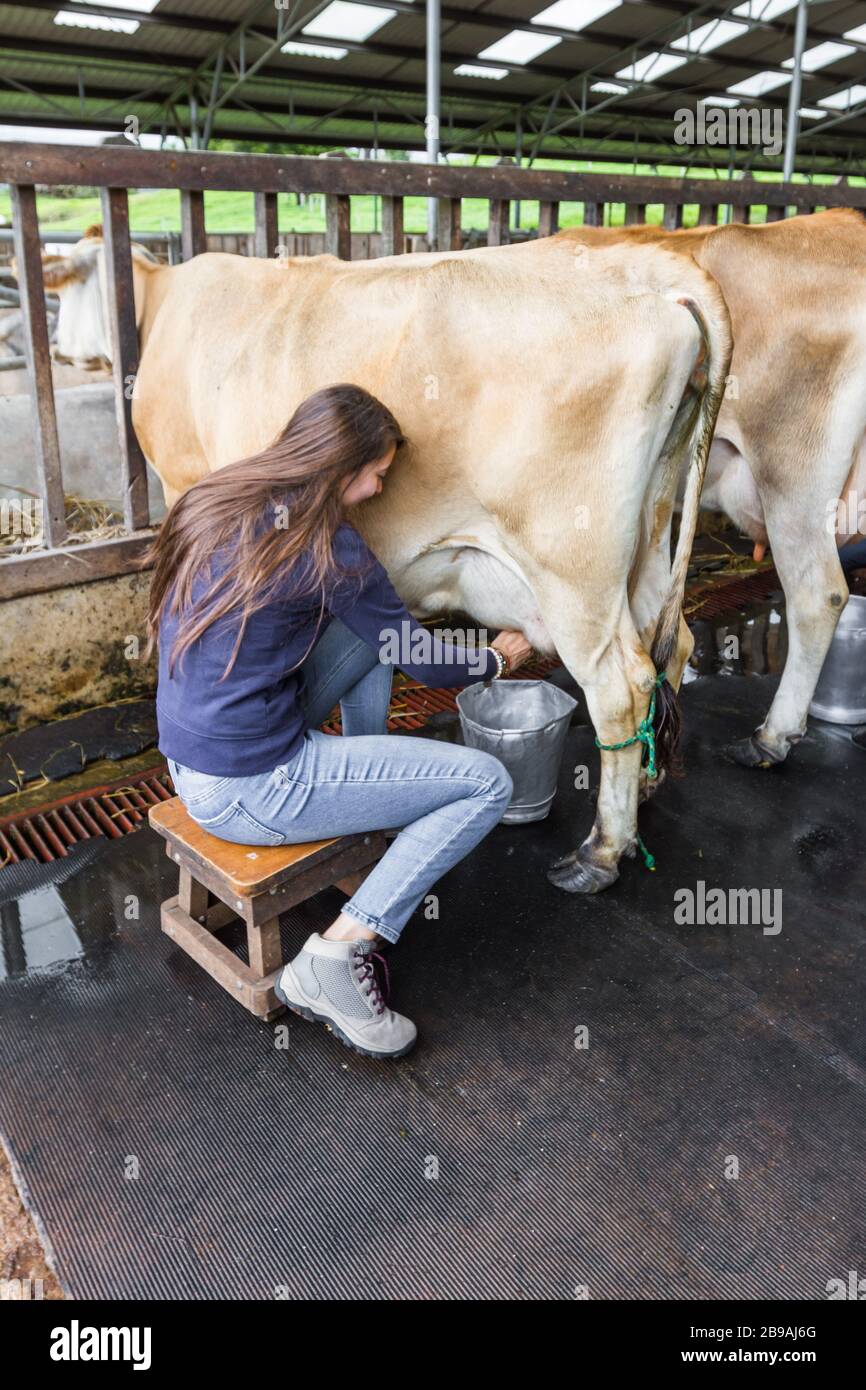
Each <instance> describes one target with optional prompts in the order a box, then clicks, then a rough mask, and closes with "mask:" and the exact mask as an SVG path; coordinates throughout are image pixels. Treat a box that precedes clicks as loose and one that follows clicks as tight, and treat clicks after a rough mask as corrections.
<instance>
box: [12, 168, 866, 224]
mask: <svg viewBox="0 0 866 1390" xmlns="http://www.w3.org/2000/svg"><path fill="white" fill-rule="evenodd" d="M487 162H488V163H489V161H487ZM534 167H535V168H536V169H545V168H548V169H561V170H566V169H568V170H571V171H572V172H587V173H596V174H620V173H622V172H623V169H622V166H620V165H616V164H601V163H597V164H592V165H590V164H587V163H585V162H583V163H580V162H577V161H574V162H572V163H570V164H566V163H563V162H560V161H556V160H537V161H536V163H535V165H534ZM628 172H631V169H629V171H628ZM637 172H638V173H639V174H653V175H656V176H661V177H666V176H669V177H679V176H681V175H682V173H683V169H682V168H681V167H679V166H676V165H658V166H652V167H651V166H650V165H646V164H639V165H638V166H637ZM689 172H690V177H694V178H700V177H707V178H712V177H713V173H712V171H710V170H701V169H692V170H690V171H689ZM755 178H756V179H758V180H762V181H763V180H766V181H768V182H778V180H779V178H780V175H778V174H772V173H760V172H759V173H756V174H755ZM795 181H796V182H805V180H804V179H802V178H799V177H796V178H795ZM833 181H834V179H833V177H832V176H831V175H815V177H814V182H815V183H832V182H833ZM864 182H866V180H864V179H862V178H857V179H852V180H851V183H852V184H859V185H862V184H863V183H864ZM379 202H380V200H379V199H378V198H373V197H362V196H358V197H353V198H352V230H353V231H355V232H370V231H375V230H378V228H379V226H380V225H381V208H380V206H379ZM129 205H130V221H131V225H132V230H133V232H179V231H180V195H179V193H177V192H175V191H174V190H171V189H152V190H142V191H139V192H132V193H131V194H130V198H129ZM38 208H39V219H40V225H41V227H42V230H43V231H44V232H47V233H49V234H50V233H51V232H83V231H84V230H85V228H87V227H89V226H90V225H91V224H92V223H94V222H99V221H101V213H100V204H99V196H98V194H97V193H96V191H94V192H93V193H92V194H84V195H82V196H78V197H70V198H60V197H57V196H56V195H52V194H49V193H43V194H40V195H39V199H38ZM278 208H279V225H280V231H281V232H321V231H324V229H325V218H324V207H323V199H322V197H321V196H319V195H313V196H312V197H310V198H308V200H307V202H306V204H305V205H304V206H303V207H301V206H299V205H298V200H297V198H296V197H295V195H294V194H291V193H281V194H280V195H279V198H278ZM697 215H698V209H697V206H693V207H686V209H685V217H684V221H685V225H686V226H691V225H692V224H694V223H695V222H696V221H697ZM487 216H488V212H487V202H486V201H485V200H484V199H483V198H466V199H464V201H463V210H462V222H463V226H464V228H466V229H467V230H469V229H479V230H480V229H483V228H486V226H487ZM624 216H625V209H624V206H623V205H622V204H614V205H613V206H612V207H611V223H612V225H613V226H617V225H621V223H622V222H623V219H624ZM661 216H662V209H661V204H658V205H652V204H651V205H650V206H649V207H648V208H647V221H648V222H650V223H658V222H660V221H661ZM425 218H426V208H425V199H424V198H406V199H405V200H404V225H405V229H406V231H407V232H414V233H421V232H423V231H424V230H425ZM512 218H513V213H512ZM205 219H206V222H207V229H208V231H209V232H251V231H252V230H253V195H252V194H251V193H205ZM3 220H5V222H6V224H7V225H9V223H10V222H11V207H10V201H9V194H8V191H7V190H6V189H4V188H3V187H2V186H0V221H3ZM582 220H583V208H582V205H581V204H580V203H562V204H560V210H559V221H560V226H562V227H572V226H578V225H580V223H581V222H582ZM758 220H760V215H759V217H758ZM512 225H514V223H513V221H512ZM520 226H521V227H523V228H526V229H528V230H532V229H534V228H535V227H537V226H538V203H537V202H526V203H521V206H520Z"/></svg>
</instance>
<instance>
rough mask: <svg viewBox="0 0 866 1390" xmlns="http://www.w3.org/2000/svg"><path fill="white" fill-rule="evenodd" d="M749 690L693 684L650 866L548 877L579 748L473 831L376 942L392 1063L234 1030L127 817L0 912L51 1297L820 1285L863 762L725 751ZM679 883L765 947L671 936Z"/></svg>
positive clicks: (2, 1109)
mask: <svg viewBox="0 0 866 1390" xmlns="http://www.w3.org/2000/svg"><path fill="white" fill-rule="evenodd" d="M774 680H775V677H773V676H771V675H770V676H764V677H760V676H756V675H753V676H738V675H734V674H730V673H728V674H719V673H714V674H710V675H706V676H703V677H699V678H698V679H696V680H694V681H693V682H692V683H691V684H690V685H689V686H688V687H687V688H686V690H685V691H684V697H683V699H684V712H685V717H686V764H687V769H688V775H687V777H686V778H685V779H684V780H683V781H681V782H677V783H673V784H671V785H668V786H666V787H665V788H664V789H663V790H662V791H661V793H660V794H659V796H658V798H657V799H656V800H654V801H653V802H652V803H651V804H650V805H648V806H647V807H645V808H644V809H643V810H642V812H641V832H642V834H643V836H644V838H645V840H646V842H647V844H648V846H649V848H650V849H651V850H652V852H653V854H654V855H655V856H656V859H657V862H658V869H657V871H656V872H655V873H648V872H647V871H646V869H645V868H644V867H643V865H642V863H641V862H640V861H638V860H636V861H633V862H628V863H627V864H626V865H625V866H624V868H623V873H622V876H621V879H620V881H619V883H618V884H617V885H616V886H615V887H614V888H612V889H611V890H609V891H608V892H606V893H604V894H601V895H599V896H597V897H593V898H582V897H575V896H572V895H568V894H565V893H562V892H561V891H559V890H558V889H556V888H554V887H553V886H552V885H551V884H550V883H548V881H547V880H546V878H545V868H546V866H547V864H548V862H549V861H550V860H551V859H552V858H553V857H554V856H555V855H557V854H560V853H562V852H563V851H564V850H566V849H568V848H570V847H571V846H572V845H573V844H574V843H576V841H577V839H578V838H580V837H581V836H582V835H583V834H584V833H585V831H586V829H587V828H588V826H589V824H590V823H591V819H592V806H591V803H590V798H589V795H588V794H587V793H586V792H578V791H575V790H574V788H573V775H572V769H573V768H574V767H575V766H576V765H577V764H578V763H587V764H588V765H589V766H590V768H592V769H594V768H596V767H597V762H596V758H597V755H596V753H595V750H594V747H593V739H592V733H591V730H590V729H589V728H588V727H586V726H575V727H572V729H571V730H570V731H569V736H568V744H567V748H566V753H565V756H564V758H563V763H562V773H561V784H560V790H559V793H558V796H557V798H556V801H555V802H554V807H553V811H552V812H551V815H550V817H549V818H548V819H547V820H546V821H544V822H542V823H539V824H536V825H530V826H499V827H497V829H496V830H495V831H494V832H493V833H492V834H491V835H490V836H488V837H487V839H486V840H485V841H484V842H482V844H481V845H480V846H479V847H478V848H477V849H476V850H475V851H474V852H473V854H472V855H471V856H469V858H468V859H467V860H465V861H463V863H461V864H460V865H458V866H457V867H456V868H455V869H454V870H453V871H452V872H451V873H450V874H449V875H447V877H446V878H445V879H443V880H441V881H440V884H439V885H438V886H437V890H436V891H437V893H438V895H439V899H440V915H439V919H438V920H436V921H428V920H426V919H425V918H424V916H423V913H420V914H416V919H417V920H413V921H412V922H410V924H409V925H408V927H407V929H406V933H405V935H404V938H403V941H402V942H401V944H400V946H399V947H398V948H396V949H395V950H393V951H392V952H391V953H390V966H391V970H392V978H393V982H394V993H393V997H392V1003H393V1004H394V1006H395V1007H396V1008H399V1009H401V1010H402V1011H403V1012H406V1013H408V1014H409V1015H410V1016H411V1017H413V1018H414V1019H415V1020H416V1021H417V1023H418V1026H419V1030H420V1042H419V1046H418V1048H417V1050H416V1052H415V1053H414V1054H412V1055H411V1056H410V1057H409V1058H407V1059H405V1060H404V1061H402V1062H400V1063H397V1064H395V1065H391V1066H389V1065H387V1064H384V1063H372V1062H369V1061H367V1060H365V1059H362V1058H359V1057H357V1056H355V1055H354V1054H352V1053H349V1052H348V1051H346V1050H345V1049H343V1048H342V1047H341V1046H340V1044H339V1043H338V1042H337V1041H336V1039H335V1038H334V1037H333V1036H332V1035H331V1034H329V1033H327V1032H325V1030H324V1029H322V1028H320V1027H316V1026H312V1025H309V1024H307V1023H304V1022H303V1021H301V1020H298V1019H295V1018H294V1017H293V1016H292V1017H291V1018H290V1019H289V1020H288V1030H287V1033H286V1034H283V1033H281V1031H280V1021H279V1020H278V1021H277V1022H276V1023H275V1024H270V1025H264V1024H260V1023H257V1022H255V1021H254V1020H252V1019H251V1018H250V1017H249V1016H248V1015H247V1014H245V1013H244V1012H243V1011H242V1010H241V1009H240V1008H239V1007H238V1006H237V1005H236V1004H235V1003H234V1001H232V1000H231V999H229V998H228V996H227V995H225V994H224V993H223V992H222V991H221V990H220V989H219V988H218V987H217V986H216V985H214V984H213V983H212V982H211V981H210V980H208V979H207V977H205V976H204V975H203V974H202V972H201V971H200V970H199V969H198V968H197V967H196V966H195V965H194V964H193V963H192V962H190V961H189V960H188V959H187V958H186V957H185V956H183V955H182V954H181V953H180V952H179V951H177V950H176V949H175V948H174V947H173V946H172V945H171V943H170V942H169V941H168V940H167V938H165V937H164V936H162V935H161V934H160V932H159V930H158V906H159V901H160V899H161V898H162V897H163V896H167V895H168V894H169V893H171V892H172V891H173V878H174V875H173V872H172V866H171V864H170V863H169V861H168V860H167V858H166V856H165V854H164V849H163V845H162V842H161V841H159V840H157V838H156V837H155V836H154V835H152V834H151V832H150V831H149V830H142V831H139V832H138V833H137V834H135V835H133V836H129V837H126V838H124V839H122V840H120V841H117V842H112V843H110V844H108V843H107V844H106V846H105V848H104V850H103V851H102V852H101V853H100V855H99V856H98V857H97V858H96V859H95V860H94V861H93V862H91V863H89V864H87V865H84V866H83V867H82V868H81V870H80V872H79V873H77V874H75V875H73V876H72V877H71V878H69V879H68V880H67V881H66V882H65V883H63V884H60V885H58V886H56V887H49V888H44V889H42V890H40V891H39V892H34V893H32V894H29V895H28V896H27V897H25V898H23V899H21V901H20V902H19V903H18V904H17V905H16V904H11V905H7V906H6V908H4V909H3V928H4V945H5V947H6V957H5V958H6V961H7V967H8V964H9V962H10V960H11V961H12V963H13V969H12V970H11V971H9V970H8V968H7V975H6V978H5V979H3V980H2V981H0V1131H2V1133H3V1136H4V1138H5V1140H6V1142H7V1144H8V1145H9V1147H10V1149H11V1151H12V1153H13V1154H14V1156H15V1159H16V1164H17V1166H18V1170H19V1173H20V1175H21V1176H22V1179H23V1181H24V1183H25V1196H26V1199H27V1202H28V1204H29V1206H30V1207H31V1208H32V1210H33V1212H34V1213H35V1214H36V1216H37V1217H38V1222H39V1225H40V1228H41V1229H42V1231H43V1232H44V1234H45V1237H46V1240H47V1242H48V1253H49V1254H50V1256H51V1259H52V1262H53V1263H54V1265H55V1268H56V1270H57V1272H58V1275H59V1278H60V1282H61V1284H62V1285H63V1287H64V1288H65V1289H66V1290H67V1292H69V1293H71V1294H74V1295H76V1296H93V1297H112V1296H116V1297H135V1298H141V1297H151V1296H155V1297H160V1296H162V1297H169V1298H181V1299H184V1298H196V1297H207V1296H222V1297H228V1298H253V1299H257V1298H262V1299H269V1298H273V1297H274V1296H275V1295H274V1290H275V1289H279V1290H285V1291H287V1294H288V1296H289V1297H292V1298H302V1299H303V1298H317V1297H325V1298H336V1299H347V1298H351V1297H353V1296H359V1297H362V1298H370V1299H400V1298H432V1299H454V1298H468V1299H485V1298H525V1299H541V1298H557V1299H558V1298H569V1299H570V1298H574V1297H575V1296H579V1294H578V1295H576V1294H575V1290H582V1289H584V1288H585V1289H586V1290H587V1293H588V1296H589V1297H591V1298H601V1299H604V1298H611V1299H616V1298H626V1299H642V1298H671V1299H682V1298H703V1299H719V1298H731V1297H745V1298H758V1299H766V1298H773V1297H780V1298H795V1297H803V1298H812V1299H821V1298H825V1297H826V1292H825V1289H826V1283H827V1281H828V1280H829V1279H831V1278H834V1277H847V1271H849V1270H851V1269H856V1268H858V1264H857V1261H858V1259H861V1257H862V1250H863V1246H864V1236H866V1218H864V1212H863V1207H862V1202H861V1192H862V1154H863V1151H864V1148H866V1030H864V1028H863V1000H864V984H866V930H864V928H866V866H864V856H863V843H864V837H863V828H864V813H863V795H862V789H863V773H864V770H866V750H864V749H863V748H862V747H859V746H857V744H855V743H854V742H853V741H852V739H851V737H850V731H848V730H843V729H838V728H834V727H832V726H828V725H817V724H816V725H814V726H813V727H812V729H811V730H810V736H809V738H808V739H807V740H806V742H805V743H804V744H803V745H801V747H800V748H799V749H798V750H797V751H796V754H795V755H794V757H793V758H792V759H791V761H790V762H789V763H788V764H787V765H786V766H784V767H781V768H777V769H774V770H773V771H770V772H746V771H743V770H742V769H740V768H738V767H735V766H732V765H729V764H727V763H725V762H724V761H722V760H721V759H720V758H719V756H718V751H717V750H718V748H719V747H720V746H721V745H722V744H723V743H725V742H727V741H729V740H730V739H731V738H732V737H736V736H739V735H741V734H743V733H746V732H748V731H749V730H750V729H752V728H753V727H754V726H755V725H756V724H757V723H758V722H759V720H760V717H761V715H762V714H763V712H764V710H765V708H766V706H767V703H768V701H769V698H770V695H771V691H772V687H773V683H774ZM700 883H703V884H705V888H706V890H709V889H711V888H713V887H721V888H723V889H725V890H729V889H731V888H747V889H750V888H756V889H758V890H762V891H764V892H765V894H767V895H768V896H767V899H766V901H767V902H768V904H769V903H772V904H774V909H773V910H774V912H775V919H774V920H775V921H776V923H778V922H779V921H780V923H781V930H779V931H775V929H774V928H773V929H771V930H770V931H769V932H768V931H766V930H765V929H764V927H763V926H762V925H761V924H758V923H753V922H749V921H747V922H740V923H736V922H728V923H727V924H714V923H706V922H705V923H700V922H697V923H695V924H694V925H688V924H685V923H681V922H678V921H677V920H675V915H674V914H675V909H676V906H677V904H678V903H680V902H682V895H683V892H684V890H689V891H691V892H694V893H696V894H700V891H701V890H700V889H699V884H700ZM776 892H780V893H781V899H780V900H778V899H775V898H773V896H772V895H773V894H774V893H776ZM677 895H679V896H677ZM340 901H341V895H340V894H338V893H337V892H336V890H331V891H330V892H329V893H328V894H325V895H321V897H320V898H319V899H317V900H314V901H313V902H312V903H310V904H307V905H305V906H304V907H303V908H300V909H297V910H295V911H294V912H293V913H292V914H289V917H288V918H287V920H286V922H285V943H286V946H287V948H288V949H297V946H298V945H299V944H300V943H301V942H302V941H303V940H304V938H305V936H306V935H307V934H308V933H309V931H311V930H315V929H317V928H318V927H319V926H321V925H323V924H324V923H325V922H327V921H328V920H329V918H330V917H331V916H333V914H334V912H335V910H336V909H337V908H338V906H339V903H340ZM130 903H133V904H135V910H136V911H137V912H138V916H137V917H134V916H133V917H130V916H129V915H128V914H129V911H130ZM779 910H780V912H781V916H780V917H779ZM10 941H14V943H15V949H14V950H12V951H11V952H10V949H9V943H10ZM583 1028H585V1029H587V1030H588V1047H586V1048H582V1047H576V1046H575V1041H576V1038H577V1040H578V1041H580V1038H581V1036H582V1035H580V1034H576V1031H575V1030H577V1029H583ZM281 1042H284V1043H285V1044H286V1045H285V1046H282V1045H281ZM134 1174H137V1176H133V1175H134ZM861 1262H862V1259H861Z"/></svg>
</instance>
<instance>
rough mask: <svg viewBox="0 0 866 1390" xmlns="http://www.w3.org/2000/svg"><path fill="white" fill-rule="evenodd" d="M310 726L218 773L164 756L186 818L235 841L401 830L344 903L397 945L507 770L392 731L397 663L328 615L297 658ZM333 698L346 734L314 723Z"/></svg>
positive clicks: (477, 825)
mask: <svg viewBox="0 0 866 1390" xmlns="http://www.w3.org/2000/svg"><path fill="white" fill-rule="evenodd" d="M303 670H304V677H305V691H304V701H305V717H306V720H307V723H308V725H309V728H308V729H307V732H306V733H305V735H304V741H303V743H302V745H301V747H300V750H299V751H298V752H297V753H296V754H294V755H293V757H292V759H291V760H290V761H289V762H288V763H283V764H280V765H279V766H277V767H275V768H274V769H273V771H271V772H262V773H257V774H255V775H254V776H251V777H216V776H211V775H210V774H209V773H204V772H194V771H191V770H190V769H189V768H185V767H183V766H182V765H180V764H178V763H175V762H174V761H173V760H172V759H169V760H168V766H169V770H170V772H171V775H172V778H173V779H174V785H175V789H176V790H177V793H178V795H179V796H180V798H181V800H182V801H183V803H184V805H185V806H186V808H187V810H188V811H189V813H190V815H191V816H192V818H193V819H194V820H195V821H197V822H198V824H199V825H201V826H203V827H204V828H205V829H206V830H208V831H209V832H210V833H211V834H212V835H216V836H218V837H219V838H220V839H221V840H231V841H234V842H235V843H236V844H242V845H290V844H298V843H302V842H304V841H307V840H325V839H329V838H331V837H332V836H337V835H354V834H359V833H360V834H363V833H364V832H366V831H368V830H388V829H396V828H399V829H400V833H399V835H397V836H396V837H395V839H394V840H393V841H392V843H391V845H390V846H389V848H388V850H387V851H386V853H385V854H384V855H383V856H382V858H381V859H380V860H379V862H378V864H377V865H376V866H375V868H374V869H373V870H372V872H371V873H370V874H368V876H367V878H366V879H365V880H364V882H363V883H362V884H361V887H360V888H359V889H358V891H357V893H355V894H354V895H353V896H352V897H351V898H350V899H349V901H348V902H347V903H346V904H345V905H344V907H343V911H344V912H345V913H346V914H347V916H349V917H354V919H355V920H356V921H357V922H360V923H362V924H363V926H365V927H368V928H369V929H370V930H371V931H374V932H376V933H378V935H379V936H383V937H384V938H385V939H386V940H387V941H392V942H393V941H396V940H397V939H398V937H399V935H400V932H401V931H402V929H403V927H404V926H405V924H406V922H407V921H408V919H409V917H410V916H411V915H412V913H413V912H414V910H415V908H416V907H417V906H418V904H419V903H420V902H422V901H423V899H424V897H425V895H426V894H427V893H428V892H429V890H430V888H431V887H432V885H433V884H434V883H435V882H436V880H437V879H439V878H441V876H442V875H443V874H444V873H446V872H447V870H448V869H450V868H451V866H452V865H453V864H456V863H457V862H458V861H459V860H460V859H462V858H463V856H464V855H465V854H468V852H469V850H470V849H472V848H473V846H474V845H477V844H478V841H479V840H482V839H483V838H484V836H485V835H486V834H487V832H488V831H489V830H491V829H492V828H493V826H494V825H496V824H497V822H498V821H500V820H501V819H502V816H503V815H504V813H505V811H506V810H507V808H508V803H509V801H510V800H511V793H512V782H511V777H510V775H509V773H508V772H507V770H506V769H505V767H504V766H503V764H502V763H501V762H500V761H499V759H498V758H494V757H493V756H492V754H490V753H483V752H481V751H480V750H479V749H475V748H464V747H463V746H462V745H460V744H452V743H443V742H439V741H438V740H436V739H426V738H401V737H389V735H388V734H387V733H386V732H385V729H386V726H387V716H388V704H389V701H390V697H391V682H392V678H393V672H394V668H393V667H392V666H390V665H384V664H383V663H381V662H380V661H379V656H378V653H377V652H376V651H374V650H373V648H372V647H369V646H368V645H367V643H366V642H364V641H362V639H361V638H359V637H356V636H354V634H353V633H351V632H350V631H349V629H348V628H347V627H346V626H345V624H344V623H341V622H340V620H339V619H338V618H333V619H332V620H331V622H330V623H329V624H328V627H327V628H326V629H325V632H324V633H323V635H322V636H321V637H320V638H319V640H318V642H317V643H316V645H315V646H314V648H313V650H312V651H311V652H310V655H309V656H308V657H307V659H306V661H305V662H304V664H303ZM338 701H339V703H340V708H341V711H342V718H343V737H342V738H338V737H336V736H335V735H333V734H323V733H321V732H320V731H319V728H318V726H319V724H321V723H322V721H323V720H324V719H326V718H327V717H328V715H329V714H330V712H331V710H332V709H333V708H334V706H335V705H336V704H337V702H338Z"/></svg>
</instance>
